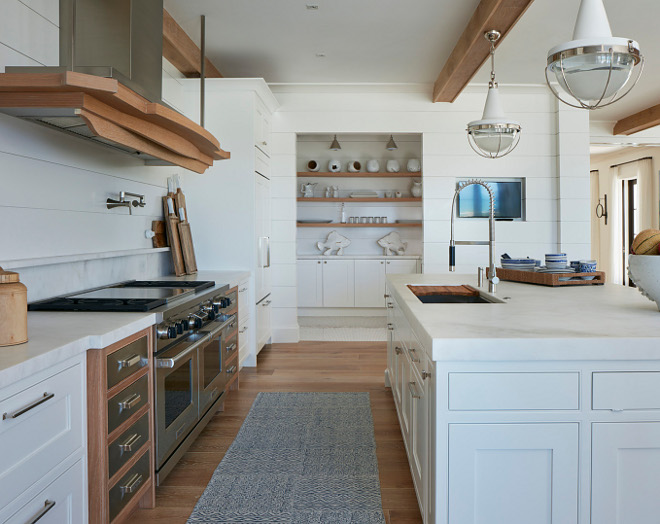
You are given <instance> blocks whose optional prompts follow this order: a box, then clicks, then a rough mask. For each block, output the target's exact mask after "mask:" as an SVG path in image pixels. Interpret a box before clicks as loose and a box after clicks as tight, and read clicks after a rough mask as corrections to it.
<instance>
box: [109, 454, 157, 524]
mask: <svg viewBox="0 0 660 524" xmlns="http://www.w3.org/2000/svg"><path fill="white" fill-rule="evenodd" d="M151 476H152V474H151V461H150V460H149V450H147V451H146V452H145V453H144V454H143V455H142V456H141V457H140V458H139V459H138V460H137V462H136V463H135V464H134V465H133V466H132V467H131V468H130V469H129V470H128V472H127V473H125V474H124V475H122V476H121V478H120V479H119V480H118V481H117V482H116V484H115V485H114V486H112V487H111V488H110V494H109V497H108V500H109V503H110V521H111V522H112V521H113V520H115V518H117V516H118V515H119V514H120V513H121V512H122V510H123V509H124V508H126V507H127V506H128V503H129V502H130V501H131V500H133V498H135V496H136V495H137V494H138V493H139V492H140V491H141V490H142V488H144V486H145V485H146V484H147V483H148V481H150V479H151Z"/></svg>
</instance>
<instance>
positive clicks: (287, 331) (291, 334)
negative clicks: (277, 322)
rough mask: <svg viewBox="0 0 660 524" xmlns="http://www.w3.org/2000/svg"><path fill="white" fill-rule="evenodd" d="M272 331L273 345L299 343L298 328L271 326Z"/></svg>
mask: <svg viewBox="0 0 660 524" xmlns="http://www.w3.org/2000/svg"><path fill="white" fill-rule="evenodd" d="M272 329H273V332H272V338H271V340H272V342H273V344H282V343H296V342H300V328H299V327H298V326H297V325H296V326H291V327H275V326H273V328H272Z"/></svg>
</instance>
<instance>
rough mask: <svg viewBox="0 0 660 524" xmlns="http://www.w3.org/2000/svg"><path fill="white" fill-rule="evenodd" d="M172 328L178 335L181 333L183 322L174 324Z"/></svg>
mask: <svg viewBox="0 0 660 524" xmlns="http://www.w3.org/2000/svg"><path fill="white" fill-rule="evenodd" d="M174 326H175V327H176V332H177V334H178V335H181V334H182V333H183V322H175V323H174Z"/></svg>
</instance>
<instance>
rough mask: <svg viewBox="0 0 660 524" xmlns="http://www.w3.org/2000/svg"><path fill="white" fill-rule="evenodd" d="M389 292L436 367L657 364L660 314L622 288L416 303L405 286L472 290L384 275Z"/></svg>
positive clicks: (506, 286) (460, 278)
mask: <svg viewBox="0 0 660 524" xmlns="http://www.w3.org/2000/svg"><path fill="white" fill-rule="evenodd" d="M387 280H388V287H389V289H390V292H391V293H392V296H393V298H394V299H395V300H396V302H397V303H398V304H399V306H400V307H401V309H402V311H403V314H404V315H405V316H406V318H407V319H408V321H409V322H410V325H411V327H412V329H413V331H414V332H415V334H416V335H417V336H418V338H419V341H420V342H421V344H422V345H423V346H424V349H425V350H426V351H427V353H428V354H429V357H430V358H431V359H432V360H435V361H443V360H444V361H480V360H481V361H494V360H592V359H600V360H621V359H625V360H644V359H658V358H660V312H659V311H658V307H657V306H656V304H655V303H654V302H651V301H650V300H648V299H647V298H645V297H643V296H642V295H641V293H639V291H637V290H636V289H633V288H627V287H624V286H619V285H614V284H605V285H600V286H595V285H592V286H564V287H556V288H552V287H546V286H538V285H529V284H520V283H515V282H500V284H499V285H498V286H497V292H496V296H497V297H498V298H500V299H504V298H505V297H510V298H509V299H507V300H506V301H505V303H503V304H498V303H488V304H423V303H422V302H420V301H419V299H418V298H417V297H416V296H415V295H413V293H412V291H410V289H408V287H407V286H408V284H411V285H430V286H439V285H461V284H467V285H471V286H473V287H475V288H476V287H477V285H476V284H477V282H476V276H473V275H457V274H449V275H388V276H387Z"/></svg>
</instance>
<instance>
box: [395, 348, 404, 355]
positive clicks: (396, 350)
mask: <svg viewBox="0 0 660 524" xmlns="http://www.w3.org/2000/svg"><path fill="white" fill-rule="evenodd" d="M394 352H395V353H396V354H397V355H400V354H401V353H403V349H401V348H400V347H399V346H396V347H395V348H394Z"/></svg>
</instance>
